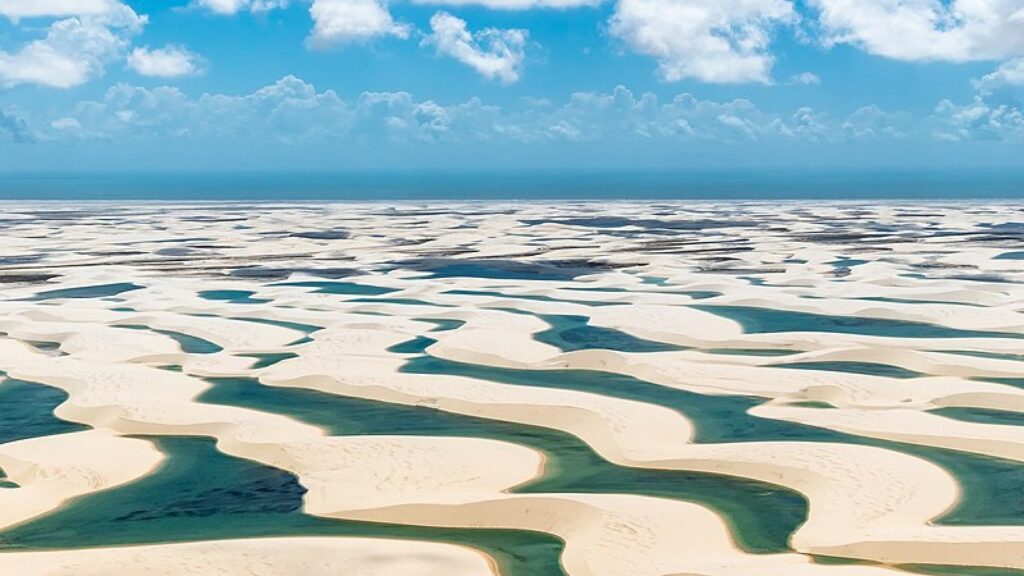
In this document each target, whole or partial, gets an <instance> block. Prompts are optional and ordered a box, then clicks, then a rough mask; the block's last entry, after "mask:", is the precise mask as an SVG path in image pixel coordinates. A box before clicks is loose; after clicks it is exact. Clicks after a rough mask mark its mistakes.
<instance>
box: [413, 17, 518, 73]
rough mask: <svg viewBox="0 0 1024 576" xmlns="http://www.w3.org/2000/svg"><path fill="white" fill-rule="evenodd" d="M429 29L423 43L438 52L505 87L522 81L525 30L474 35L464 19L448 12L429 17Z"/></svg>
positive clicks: (497, 31)
mask: <svg viewBox="0 0 1024 576" xmlns="http://www.w3.org/2000/svg"><path fill="white" fill-rule="evenodd" d="M430 30H431V34H430V35H429V36H427V38H426V39H424V43H425V44H430V45H433V46H435V47H437V51H438V53H440V54H444V55H446V56H451V57H452V58H455V59H456V60H458V61H459V62H462V63H463V64H465V65H467V66H469V67H470V68H472V69H474V70H476V71H477V72H479V73H480V75H482V76H484V77H485V78H487V79H490V80H498V81H500V82H502V83H504V84H511V83H513V82H516V81H518V80H519V77H520V75H521V74H522V68H523V60H524V59H525V57H526V53H525V48H526V39H527V37H528V33H527V31H526V30H517V29H511V30H500V29H497V28H485V29H483V30H480V31H479V32H475V33H474V32H470V31H469V29H468V28H467V27H466V21H465V20H462V19H460V18H456V17H455V16H452V15H451V14H449V13H447V12H438V13H436V14H434V16H433V17H431V18H430Z"/></svg>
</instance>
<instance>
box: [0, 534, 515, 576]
mask: <svg viewBox="0 0 1024 576" xmlns="http://www.w3.org/2000/svg"><path fill="white" fill-rule="evenodd" d="M0 572H3V573H5V574H18V575H22V576H137V575H138V574H140V573H145V574H147V575H150V576H184V575H187V574H195V575H202V576H242V575H245V576H409V575H412V574H415V575H417V576H495V575H496V574H497V572H496V571H495V570H494V569H493V568H492V566H491V564H490V561H489V559H488V558H486V557H485V556H483V555H481V554H480V553H478V552H475V551H473V550H471V549H469V548H464V547H461V546H454V545H449V544H435V543H426V542H416V541H405V540H385V539H374V538H259V539H253V540H222V541H212V542H199V543H189V544H164V545H158V546H137V547H123V548H103V549H91V550H73V551H72V550H69V551H47V552H10V553H3V554H0Z"/></svg>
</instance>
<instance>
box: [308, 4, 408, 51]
mask: <svg viewBox="0 0 1024 576" xmlns="http://www.w3.org/2000/svg"><path fill="white" fill-rule="evenodd" d="M309 15H310V16H311V17H312V18H313V32H312V33H311V35H310V37H309V44H310V45H311V46H313V47H324V46H330V45H333V44H344V43H347V42H359V41H365V40H369V39H372V38H375V37H379V36H395V37H398V38H407V37H408V36H409V26H407V25H405V24H400V23H398V22H395V20H394V18H392V17H391V12H389V11H388V7H387V4H386V3H385V2H384V1H383V0H313V5H312V6H310V8H309Z"/></svg>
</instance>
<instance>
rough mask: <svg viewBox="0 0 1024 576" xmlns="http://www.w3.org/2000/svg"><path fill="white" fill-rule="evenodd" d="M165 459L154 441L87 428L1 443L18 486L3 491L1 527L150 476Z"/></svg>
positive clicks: (0, 452)
mask: <svg viewBox="0 0 1024 576" xmlns="http://www.w3.org/2000/svg"><path fill="white" fill-rule="evenodd" d="M163 460H164V455H163V454H162V453H161V452H160V451H158V450H157V449H156V448H155V447H154V446H153V444H152V443H151V442H147V441H145V440H138V439H133V438H122V437H120V436H116V435H114V434H112V433H111V432H109V431H104V430H87V431H83V432H73V433H70V434H60V435H57V436H42V437H38V438H30V439H27V440H20V441H18V442H10V443H7V444H3V445H0V467H2V468H3V469H4V471H5V472H6V473H7V475H8V478H9V479H10V480H11V481H13V482H15V483H16V484H17V485H18V487H17V488H7V489H3V490H0V529H3V528H9V527H11V526H14V525H16V524H20V523H22V522H25V521H27V520H30V519H32V518H35V517H37V516H41V515H43V514H46V513H47V512H51V511H53V510H56V509H57V508H59V507H60V506H61V505H62V504H63V503H65V502H67V501H68V500H70V499H72V498H76V497H78V496H86V495H88V494H92V493H94V492H99V491H100V490H106V489H109V488H116V487H117V486H122V485H124V484H127V483H129V482H132V481H134V480H138V479H140V478H142V477H143V476H146V475H147V474H149V473H150V472H152V471H153V470H155V469H156V467H157V466H159V465H160V463H161V462H163Z"/></svg>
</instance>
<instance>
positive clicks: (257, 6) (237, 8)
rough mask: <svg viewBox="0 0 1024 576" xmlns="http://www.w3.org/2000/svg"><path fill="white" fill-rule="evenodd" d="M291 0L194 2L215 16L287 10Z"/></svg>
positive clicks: (196, 0)
mask: <svg viewBox="0 0 1024 576" xmlns="http://www.w3.org/2000/svg"><path fill="white" fill-rule="evenodd" d="M289 3H290V2H289V0H194V3H193V5H194V6H196V7H199V8H205V9H206V10H209V11H211V12H213V13H215V14H227V15H230V14H237V13H239V12H244V11H249V12H268V11H270V10H274V9H276V8H285V7H287V6H288V4H289Z"/></svg>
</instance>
